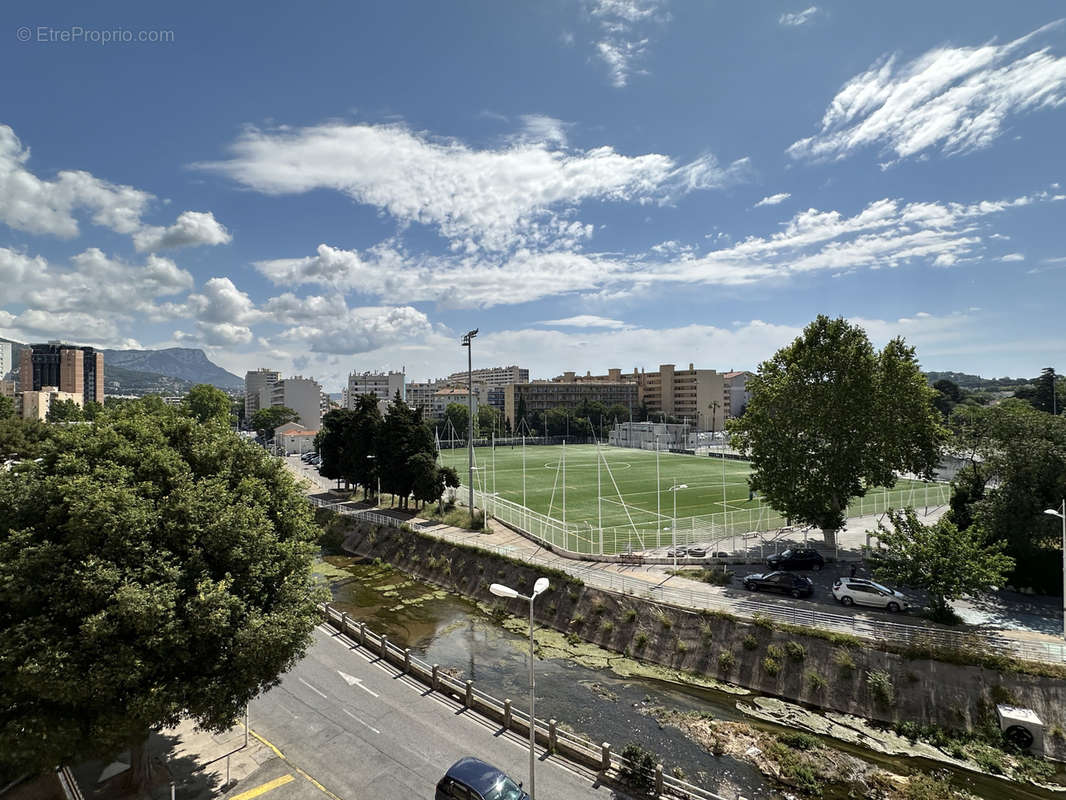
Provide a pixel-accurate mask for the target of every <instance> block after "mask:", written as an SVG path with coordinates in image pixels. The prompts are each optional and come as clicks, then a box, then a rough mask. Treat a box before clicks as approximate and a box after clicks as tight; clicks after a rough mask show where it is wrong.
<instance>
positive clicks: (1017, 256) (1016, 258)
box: [1000, 253, 1025, 262]
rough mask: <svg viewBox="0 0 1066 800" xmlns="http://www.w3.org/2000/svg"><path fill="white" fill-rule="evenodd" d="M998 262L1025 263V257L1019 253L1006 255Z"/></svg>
mask: <svg viewBox="0 0 1066 800" xmlns="http://www.w3.org/2000/svg"><path fill="white" fill-rule="evenodd" d="M1000 261H1007V262H1010V261H1025V256H1024V255H1023V254H1021V253H1007V255H1005V256H1003V257H1002V258H1000Z"/></svg>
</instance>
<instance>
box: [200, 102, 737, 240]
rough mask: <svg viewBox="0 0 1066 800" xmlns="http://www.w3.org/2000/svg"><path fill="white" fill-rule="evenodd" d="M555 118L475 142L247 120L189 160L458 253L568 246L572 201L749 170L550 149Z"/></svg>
mask: <svg viewBox="0 0 1066 800" xmlns="http://www.w3.org/2000/svg"><path fill="white" fill-rule="evenodd" d="M557 122H558V121H557V120H550V118H546V117H540V118H537V121H536V122H535V123H533V127H534V128H536V129H539V130H540V131H541V133H542V134H543V135H547V136H548V138H549V139H550V140H551V141H543V140H542V141H539V142H532V141H530V142H526V143H524V144H512V145H510V146H507V147H504V148H500V149H484V150H475V149H472V148H470V147H468V146H467V145H465V144H463V143H461V142H459V141H456V140H437V139H432V138H431V137H429V136H428V135H426V134H418V133H414V132H412V131H410V130H408V129H406V128H404V127H402V126H399V125H365V124H353V125H346V124H341V123H328V124H323V125H317V126H313V127H309V128H299V129H288V128H284V129H277V130H273V131H261V130H258V129H254V128H253V129H249V130H247V131H246V132H245V133H244V134H243V135H242V136H241V137H240V138H239V139H238V140H237V141H236V142H235V143H234V144H233V146H232V148H231V150H232V158H230V159H229V160H227V161H221V162H215V163H207V164H200V165H199V166H200V167H202V168H205V169H210V170H214V171H218V172H222V173H224V174H226V175H228V176H230V177H231V178H233V179H234V180H236V181H238V182H239V183H241V184H243V185H245V186H248V187H250V188H252V189H255V190H257V191H260V192H264V193H267V194H298V193H303V192H309V191H311V190H313V189H334V190H336V191H339V192H343V193H344V194H346V195H348V196H349V197H351V198H353V199H354V200H356V201H357V202H359V203H363V204H366V205H370V206H374V207H376V208H379V209H382V210H384V211H386V212H388V213H389V214H390V215H392V216H393V217H394V218H395V219H396V220H397V221H399V222H400V223H403V224H407V223H411V222H417V223H422V224H425V225H431V226H435V227H436V228H437V229H438V230H439V232H440V233H441V235H443V236H444V237H446V238H447V239H450V240H451V246H452V249H453V250H455V251H457V252H474V251H475V250H478V249H485V250H496V251H499V250H507V249H520V248H536V249H572V248H574V247H576V246H577V245H578V244H579V243H580V242H582V241H584V240H586V239H587V238H588V237H589V236H591V234H592V228H591V226H589V225H585V224H582V223H581V222H579V221H577V220H574V219H572V218H571V217H572V215H573V213H574V212H575V211H576V209H577V208H578V206H579V205H580V204H581V203H584V202H586V201H592V200H598V201H610V202H637V203H642V202H660V203H662V202H669V201H670V200H671V199H673V198H676V197H677V196H679V195H680V194H683V193H685V192H689V191H695V190H701V189H708V188H715V187H719V186H724V185H728V184H729V183H733V182H736V181H737V180H740V179H742V178H743V176H744V175H745V174H746V171H747V170H748V169H749V166H748V163H747V160H746V159H741V160H740V161H737V162H735V163H733V164H731V165H729V166H728V167H721V166H719V165H718V164H717V162H716V161H715V159H714V158H713V156H711V155H708V154H705V155H703V156H701V157H699V158H697V159H695V160H694V161H692V162H691V163H687V164H679V163H677V162H675V161H674V159H672V158H671V157H669V156H665V155H660V154H657V153H648V154H645V155H639V156H625V155H621V154H619V153H616V152H615V151H614V150H613V149H612V148H611V147H598V148H594V149H591V150H562V149H552V141H555V142H557V141H558V138H559V136H561V135H562V133H561V132H559V131H556V133H555V134H554V139H552V134H551V133H550V131H551V130H552V128H553V125H554V124H556V123H557ZM559 124H561V123H559ZM526 125H527V129H528V128H529V125H530V122H529V118H527V123H526Z"/></svg>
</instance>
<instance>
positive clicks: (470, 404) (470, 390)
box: [463, 328, 479, 526]
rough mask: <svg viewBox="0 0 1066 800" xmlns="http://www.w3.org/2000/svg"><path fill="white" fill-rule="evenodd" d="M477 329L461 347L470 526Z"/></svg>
mask: <svg viewBox="0 0 1066 800" xmlns="http://www.w3.org/2000/svg"><path fill="white" fill-rule="evenodd" d="M478 330H479V329H478V328H474V330H472V331H469V332H468V333H466V334H464V335H463V347H465V348H466V408H467V416H468V417H469V419H468V420H467V424H466V449H467V451H468V455H469V461H470V524H471V526H472V525H473V524H474V356H473V352H474V347H473V345H472V344H471V342H473V341H474V337H475V336H477V332H478Z"/></svg>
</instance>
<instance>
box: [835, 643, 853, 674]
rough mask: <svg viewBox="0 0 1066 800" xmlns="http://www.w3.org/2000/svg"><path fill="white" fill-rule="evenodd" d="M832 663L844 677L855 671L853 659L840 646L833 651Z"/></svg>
mask: <svg viewBox="0 0 1066 800" xmlns="http://www.w3.org/2000/svg"><path fill="white" fill-rule="evenodd" d="M833 663H835V664H836V665H837V668H838V669H839V670H840V674H841V675H843V676H844V677H845V678H848V677H851V675H852V673H854V672H855V669H856V667H855V659H854V658H852V657H851V653H849V652H848V651H847V650H845V649H844V648H840V649H838V650H836V651H835V652H834V653H833Z"/></svg>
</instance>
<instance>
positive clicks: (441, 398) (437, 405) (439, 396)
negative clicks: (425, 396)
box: [426, 386, 478, 434]
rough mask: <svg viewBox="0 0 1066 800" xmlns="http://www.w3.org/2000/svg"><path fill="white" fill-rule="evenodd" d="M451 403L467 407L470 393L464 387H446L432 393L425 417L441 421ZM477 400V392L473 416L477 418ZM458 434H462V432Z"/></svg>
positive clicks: (475, 393)
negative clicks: (431, 399)
mask: <svg viewBox="0 0 1066 800" xmlns="http://www.w3.org/2000/svg"><path fill="white" fill-rule="evenodd" d="M451 403H459V404H460V405H462V406H464V407H468V405H469V403H470V393H469V392H468V391H467V389H466V387H465V386H462V387H460V386H447V387H445V388H443V389H438V390H437V391H436V392H434V393H433V401H432V403H430V407H429V413H428V414H427V415H426V416H427V418H429V419H443V418H444V412H445V410H446V409H447V408H448V406H449V405H450V404H451ZM477 409H478V399H477V392H474V416H475V417H476V416H477ZM458 433H460V434H462V433H463V431H459V432H458Z"/></svg>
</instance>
